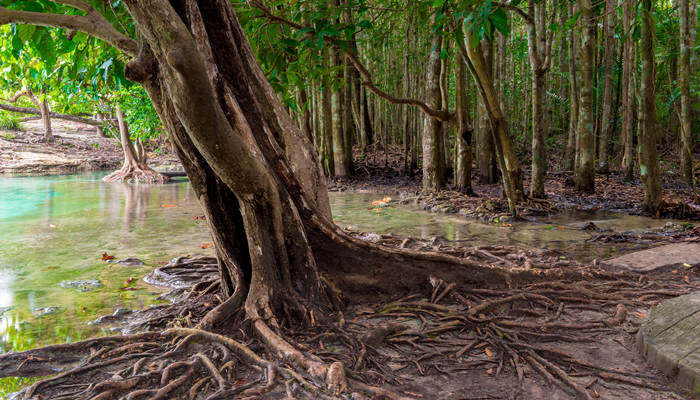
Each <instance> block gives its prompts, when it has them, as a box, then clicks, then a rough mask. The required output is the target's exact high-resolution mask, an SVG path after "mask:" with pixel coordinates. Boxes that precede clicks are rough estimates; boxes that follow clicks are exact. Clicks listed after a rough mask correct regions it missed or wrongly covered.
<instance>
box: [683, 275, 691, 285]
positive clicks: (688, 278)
mask: <svg viewBox="0 0 700 400" xmlns="http://www.w3.org/2000/svg"><path fill="white" fill-rule="evenodd" d="M683 281H684V282H685V283H687V284H688V285H690V277H689V276H688V275H685V276H683Z"/></svg>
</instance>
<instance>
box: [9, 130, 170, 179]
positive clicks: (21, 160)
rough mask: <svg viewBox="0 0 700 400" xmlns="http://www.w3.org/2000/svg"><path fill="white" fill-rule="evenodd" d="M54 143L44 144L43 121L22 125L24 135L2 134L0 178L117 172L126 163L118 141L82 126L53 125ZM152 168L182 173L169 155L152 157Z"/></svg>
mask: <svg viewBox="0 0 700 400" xmlns="http://www.w3.org/2000/svg"><path fill="white" fill-rule="evenodd" d="M51 124H52V130H53V135H54V137H55V139H56V140H55V142H54V143H45V142H43V136H44V133H43V132H44V129H43V125H42V123H41V120H30V121H26V122H22V127H23V128H24V130H22V131H3V130H0V175H2V174H5V175H58V174H73V173H79V172H90V171H102V170H107V171H109V170H115V169H118V168H119V167H120V166H121V165H122V162H123V161H124V158H123V157H124V156H123V153H122V149H121V145H120V144H119V141H118V140H117V139H115V138H104V137H101V136H100V135H99V134H98V133H97V129H96V128H95V127H93V126H90V125H85V124H81V123H76V122H71V121H63V120H53V121H51ZM149 156H150V163H151V164H152V165H157V166H161V165H162V166H163V169H165V170H173V169H177V170H179V169H181V167H180V166H179V162H178V161H177V159H176V158H175V157H174V156H172V155H170V154H162V155H161V154H155V153H150V154H149Z"/></svg>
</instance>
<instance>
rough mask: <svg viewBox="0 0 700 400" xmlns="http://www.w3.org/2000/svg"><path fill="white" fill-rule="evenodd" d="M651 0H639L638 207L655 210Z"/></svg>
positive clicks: (658, 178) (657, 200)
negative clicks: (640, 198)
mask: <svg viewBox="0 0 700 400" xmlns="http://www.w3.org/2000/svg"><path fill="white" fill-rule="evenodd" d="M652 4H653V2H652V0H642V43H641V52H642V79H641V98H642V99H641V100H642V105H641V115H640V116H639V118H640V119H641V125H642V131H641V132H640V135H639V171H640V175H641V176H642V186H644V200H643V202H642V210H644V211H645V212H648V213H651V214H655V213H656V211H657V210H658V209H659V205H660V204H661V176H660V171H659V156H658V154H657V151H656V145H657V134H656V130H657V129H656V91H655V90H654V21H653V19H652V15H651V13H652V11H653V5H652Z"/></svg>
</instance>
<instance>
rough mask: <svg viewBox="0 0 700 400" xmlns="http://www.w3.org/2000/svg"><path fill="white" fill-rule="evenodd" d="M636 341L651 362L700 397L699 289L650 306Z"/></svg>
mask: <svg viewBox="0 0 700 400" xmlns="http://www.w3.org/2000/svg"><path fill="white" fill-rule="evenodd" d="M637 343H638V344H639V347H640V349H641V351H642V354H643V355H644V357H645V358H646V359H647V361H649V363H650V364H651V365H653V366H654V367H656V368H658V369H659V370H660V371H661V372H663V373H664V374H666V375H667V376H668V377H669V378H670V379H671V380H672V381H673V382H674V383H675V384H676V385H677V386H678V388H679V389H681V390H683V391H689V392H690V393H691V397H694V398H700V292H694V293H691V294H687V295H685V296H680V297H676V298H675V299H671V300H667V301H665V302H663V303H661V304H660V305H658V306H657V307H656V308H654V309H653V310H652V311H651V312H650V313H649V317H648V318H647V320H646V321H645V322H644V323H643V324H642V326H641V327H640V328H639V332H638V333H637Z"/></svg>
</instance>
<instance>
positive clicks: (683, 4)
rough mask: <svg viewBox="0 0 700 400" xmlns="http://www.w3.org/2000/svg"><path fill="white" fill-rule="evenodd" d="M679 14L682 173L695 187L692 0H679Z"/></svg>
mask: <svg viewBox="0 0 700 400" xmlns="http://www.w3.org/2000/svg"><path fill="white" fill-rule="evenodd" d="M678 16H679V25H680V42H681V46H680V48H681V56H680V73H679V75H680V95H681V173H682V175H683V178H685V181H686V182H687V183H688V184H689V185H690V186H692V187H695V172H694V171H693V169H694V168H693V152H692V147H691V146H692V145H691V141H692V138H693V135H692V120H691V112H692V110H691V96H690V78H691V70H690V65H691V64H690V60H691V58H692V57H691V53H692V51H693V50H692V48H691V46H690V30H691V26H690V1H688V0H679V1H678Z"/></svg>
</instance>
